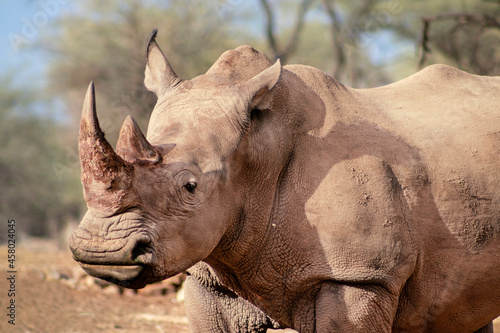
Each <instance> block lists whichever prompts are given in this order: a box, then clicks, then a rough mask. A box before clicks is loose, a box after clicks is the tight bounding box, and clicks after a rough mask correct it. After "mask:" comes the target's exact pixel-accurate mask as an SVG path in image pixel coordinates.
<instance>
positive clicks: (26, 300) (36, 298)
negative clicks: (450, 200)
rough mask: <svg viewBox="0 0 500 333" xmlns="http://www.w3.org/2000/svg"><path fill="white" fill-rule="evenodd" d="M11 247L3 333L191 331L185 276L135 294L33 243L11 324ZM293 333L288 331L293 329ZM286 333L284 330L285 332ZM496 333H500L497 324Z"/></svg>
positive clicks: (0, 300)
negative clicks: (184, 293)
mask: <svg viewBox="0 0 500 333" xmlns="http://www.w3.org/2000/svg"><path fill="white" fill-rule="evenodd" d="M6 256H7V248H6V247H5V246H3V247H0V260H2V265H0V266H1V267H2V274H3V275H2V276H1V278H0V305H1V309H2V312H1V314H2V316H1V317H0V318H2V319H1V320H0V332H22V333H31V332H33V333H35V332H36V333H39V332H40V333H45V332H47V333H63V332H64V333H65V332H68V333H84V332H103V333H115V332H116V333H132V332H168V333H170V332H180V333H182V332H190V330H189V326H188V324H187V320H186V317H185V312H184V303H183V300H182V289H179V283H180V281H181V280H182V279H181V277H175V278H172V279H169V280H168V281H164V282H162V283H159V284H153V285H150V286H148V287H146V288H145V289H143V290H141V291H139V292H138V293H134V292H133V291H131V290H123V289H120V288H118V287H116V286H114V285H103V284H102V283H100V282H98V280H96V279H93V278H92V277H90V276H88V275H86V274H85V273H84V272H83V271H82V270H81V269H80V267H79V266H78V264H77V263H76V262H74V261H73V260H72V258H71V254H70V252H69V251H68V250H58V249H57V246H56V245H55V244H53V243H50V242H47V241H42V240H30V241H27V242H25V243H24V245H23V244H21V245H19V246H18V247H17V248H16V269H17V274H16V282H15V289H16V290H15V294H16V295H15V305H16V318H15V324H16V325H15V326H13V325H11V324H9V323H8V320H9V318H8V317H7V316H6V315H7V309H6V308H7V306H8V305H9V301H10V298H9V297H8V295H7V293H8V290H9V288H10V286H9V281H8V280H7V278H8V277H9V274H8V273H7V269H6V268H5V267H6V265H4V264H3V263H7V258H6ZM287 331H288V330H287ZM282 332H283V331H282ZM495 332H500V320H497V323H496V325H495Z"/></svg>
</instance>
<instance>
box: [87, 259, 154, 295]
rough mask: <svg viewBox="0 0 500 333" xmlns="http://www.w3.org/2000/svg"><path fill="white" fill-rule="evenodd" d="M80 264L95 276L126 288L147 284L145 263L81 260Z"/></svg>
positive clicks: (140, 286)
mask: <svg viewBox="0 0 500 333" xmlns="http://www.w3.org/2000/svg"><path fill="white" fill-rule="evenodd" d="M80 266H81V267H82V268H83V270H84V271H85V272H87V273H88V274H90V275H92V276H94V277H97V278H99V279H103V280H105V281H108V282H111V283H114V284H117V285H119V286H122V287H125V288H132V289H140V288H143V287H144V286H145V285H146V284H147V281H146V279H145V278H144V275H145V274H144V273H145V268H146V266H144V265H102V264H86V263H82V262H80Z"/></svg>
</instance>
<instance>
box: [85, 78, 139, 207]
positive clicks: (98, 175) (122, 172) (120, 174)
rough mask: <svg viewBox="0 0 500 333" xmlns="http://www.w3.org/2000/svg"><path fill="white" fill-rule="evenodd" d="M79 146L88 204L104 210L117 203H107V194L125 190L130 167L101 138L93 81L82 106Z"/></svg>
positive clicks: (130, 171)
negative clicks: (107, 206)
mask: <svg viewBox="0 0 500 333" xmlns="http://www.w3.org/2000/svg"><path fill="white" fill-rule="evenodd" d="M78 146H79V155H80V164H81V168H82V185H83V188H84V195H85V200H86V201H87V205H88V206H89V207H91V206H93V204H97V206H96V207H95V208H103V206H104V207H105V206H106V205H107V204H111V205H114V204H116V202H109V203H107V201H108V200H106V199H105V198H106V197H109V193H108V192H109V191H111V192H113V191H114V190H124V189H125V188H127V187H128V185H129V184H130V178H131V177H130V175H131V173H132V166H131V165H130V164H129V163H127V162H126V161H124V160H123V159H122V158H120V156H118V155H117V154H116V153H115V152H114V150H113V148H112V147H111V145H110V144H109V143H108V141H107V140H106V138H105V137H104V133H103V132H102V130H101V128H100V126H99V121H98V120H97V112H96V103H95V92H94V83H93V82H91V83H90V85H89V87H88V89H87V94H86V95H85V101H84V103H83V110H82V118H81V120H80V136H79V140H78ZM109 199H111V200H112V198H109ZM112 201H114V200H112Z"/></svg>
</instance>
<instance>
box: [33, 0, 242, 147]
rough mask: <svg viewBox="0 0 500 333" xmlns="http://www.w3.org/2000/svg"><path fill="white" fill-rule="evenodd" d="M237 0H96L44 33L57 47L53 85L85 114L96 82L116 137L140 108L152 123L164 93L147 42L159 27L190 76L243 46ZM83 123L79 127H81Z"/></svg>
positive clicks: (143, 121)
mask: <svg viewBox="0 0 500 333" xmlns="http://www.w3.org/2000/svg"><path fill="white" fill-rule="evenodd" d="M234 15H235V10H234V8H233V7H232V4H231V3H226V2H221V1H218V2H214V3H207V2H205V1H201V0H196V1H189V2H185V1H181V0H170V1H153V0H150V1H144V2H138V1H134V0H111V1H103V0H91V1H88V2H85V3H80V5H79V7H78V8H76V10H75V11H74V12H73V13H71V14H69V15H66V16H64V17H63V18H62V19H61V20H59V21H58V22H57V23H56V24H55V26H54V29H53V30H52V31H51V32H49V33H46V34H45V37H44V38H43V40H42V41H41V43H40V44H41V46H42V48H43V49H45V50H48V51H49V52H50V54H51V55H52V58H51V59H52V60H51V64H50V73H49V78H50V85H51V87H52V92H53V93H54V94H56V95H59V96H62V97H63V98H64V100H65V102H66V104H67V105H68V107H69V108H70V109H71V114H73V115H75V118H79V114H80V112H81V105H82V101H83V97H84V94H85V90H86V88H87V86H88V84H89V82H90V81H94V83H95V85H96V94H97V104H98V106H97V107H98V112H99V117H100V120H101V126H102V127H103V129H104V130H105V131H107V132H108V135H109V134H111V135H110V136H111V139H110V141H111V142H115V139H116V136H117V134H118V131H119V129H120V126H121V121H122V120H123V119H124V118H125V117H126V115H128V114H132V115H133V116H134V117H135V118H136V119H137V121H138V122H139V124H140V125H141V127H142V128H143V129H144V130H145V129H146V125H147V121H148V119H149V115H150V114H151V111H152V110H153V107H154V105H155V103H156V96H154V94H152V93H150V92H148V91H147V90H146V89H145V87H144V84H143V80H144V68H145V49H146V42H147V38H148V36H149V34H150V33H151V31H152V29H153V28H159V35H158V38H157V40H158V42H159V44H160V45H161V47H162V49H163V52H164V53H165V55H166V56H167V58H168V60H169V62H170V64H171V65H172V67H173V69H174V70H175V71H176V73H177V74H178V75H179V76H180V77H183V78H186V79H189V78H192V77H194V76H196V75H199V74H201V73H203V72H204V71H206V70H207V69H208V68H209V67H210V66H211V65H212V64H213V62H214V60H215V59H217V57H218V56H219V55H221V54H222V53H223V52H224V51H226V50H227V49H230V48H234V47H236V46H238V45H239V44H240V43H241V42H238V41H237V38H235V37H234V36H235V35H238V36H239V38H240V40H245V41H246V42H247V43H248V41H251V38H247V37H248V36H247V35H245V34H244V33H242V32H240V33H238V32H236V31H235V29H234V27H232V25H231V24H232V22H233V20H234ZM75 130H76V129H75Z"/></svg>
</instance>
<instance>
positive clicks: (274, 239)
mask: <svg viewBox="0 0 500 333" xmlns="http://www.w3.org/2000/svg"><path fill="white" fill-rule="evenodd" d="M154 37H155V33H153V35H152V37H151V38H150V40H149V42H148V49H147V50H148V52H147V65H146V78H145V84H146V87H147V88H148V89H149V90H151V91H153V92H155V93H156V95H157V96H158V103H157V105H156V107H155V109H154V110H153V113H152V115H151V119H150V124H149V128H148V132H147V136H144V135H143V134H142V132H141V131H140V129H139V128H138V126H137V124H136V123H135V122H134V121H133V119H132V118H130V117H129V118H127V119H126V121H125V123H124V125H123V127H122V130H121V132H120V138H119V140H118V144H117V147H116V152H115V151H114V150H113V149H112V148H111V146H110V145H109V143H107V141H106V139H105V138H104V134H103V133H102V131H101V130H100V128H99V124H98V121H97V115H96V110H95V100H94V91H93V89H94V88H93V85H91V87H90V88H89V91H88V92H87V97H86V99H85V103H84V108H83V114H82V121H81V127H80V159H81V164H82V184H83V186H84V195H85V199H86V201H87V204H88V207H89V210H88V212H87V214H86V215H85V217H84V218H83V220H82V222H81V224H80V226H79V229H78V230H77V231H76V232H75V233H74V234H73V236H72V238H71V240H70V247H71V249H72V251H73V254H74V257H75V259H76V260H77V261H79V262H80V264H81V265H82V267H83V268H84V269H85V270H86V271H87V272H89V273H90V274H92V275H94V276H97V277H100V278H104V279H106V280H109V281H112V282H115V283H117V284H120V285H123V286H126V287H130V288H140V287H143V286H144V285H146V284H148V283H152V282H155V281H159V280H162V279H165V278H167V277H169V276H172V275H174V274H177V273H179V272H181V271H184V270H186V269H189V272H190V276H188V279H187V281H186V311H187V314H188V320H189V322H190V326H191V329H192V331H193V332H265V331H266V330H267V328H293V329H295V330H297V331H299V332H302V333H307V332H474V331H481V332H488V331H492V325H491V321H492V320H493V319H494V318H495V317H496V316H498V315H500V237H499V232H500V190H499V189H500V172H499V166H500V108H499V106H500V78H498V77H480V76H474V75H470V74H467V73H464V72H461V71H459V70H457V69H454V68H451V67H447V66H443V65H435V66H431V67H428V68H426V69H424V70H422V71H421V72H419V73H416V74H415V75H413V76H411V77H409V78H407V79H404V80H402V81H399V82H397V83H394V84H391V85H388V86H384V87H379V88H374V89H365V90H357V89H351V88H348V87H345V86H343V85H342V84H340V83H339V82H337V81H335V80H334V79H332V78H331V77H329V76H328V75H326V74H325V73H323V72H321V71H319V70H317V69H315V68H311V67H307V66H301V65H288V66H284V67H281V65H280V63H279V61H278V62H277V63H275V64H272V63H271V61H269V59H268V58H267V57H266V56H265V55H263V54H262V53H260V52H258V51H256V50H254V49H253V48H251V47H249V46H241V47H239V48H237V49H235V50H230V51H227V52H225V53H224V54H223V55H222V56H221V57H220V58H219V59H218V60H217V62H216V63H215V64H214V65H213V66H212V67H211V68H210V69H209V70H208V71H207V73H206V74H204V75H201V76H199V77H196V78H194V79H192V80H189V81H187V80H181V79H180V78H178V77H177V76H176V75H175V73H174V71H173V70H172V69H171V67H170V66H169V64H168V62H167V60H166V58H165V57H164V55H163V53H162V52H161V50H160V49H159V47H158V45H157V44H156V42H155V38H154Z"/></svg>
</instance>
